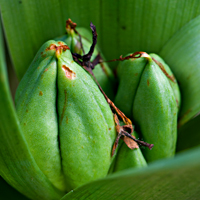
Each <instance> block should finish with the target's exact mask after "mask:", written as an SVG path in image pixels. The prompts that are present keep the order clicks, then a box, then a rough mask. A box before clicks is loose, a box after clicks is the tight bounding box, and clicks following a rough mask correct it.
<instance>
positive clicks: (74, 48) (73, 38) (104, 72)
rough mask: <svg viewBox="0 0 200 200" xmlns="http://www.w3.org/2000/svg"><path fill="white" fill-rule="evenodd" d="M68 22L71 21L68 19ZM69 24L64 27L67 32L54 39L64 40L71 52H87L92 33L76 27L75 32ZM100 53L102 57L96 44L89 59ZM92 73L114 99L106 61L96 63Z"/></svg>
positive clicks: (110, 76)
mask: <svg viewBox="0 0 200 200" xmlns="http://www.w3.org/2000/svg"><path fill="white" fill-rule="evenodd" d="M70 23H73V22H71V21H70ZM71 26H72V25H71V24H68V25H67V27H66V31H67V34H66V35H64V36H61V37H59V38H56V40H61V41H64V42H65V43H66V44H67V45H68V46H69V47H70V50H71V52H72V53H77V54H80V55H84V52H85V54H86V53H88V52H89V50H90V47H91V45H92V35H91V33H90V32H89V31H88V30H87V29H85V28H76V30H77V32H78V33H79V34H80V36H81V41H80V36H79V35H78V33H76V32H75V30H74V29H73V27H71ZM81 42H82V46H83V49H84V52H83V51H82V48H81ZM98 54H100V56H101V59H102V60H105V59H104V56H103V54H102V53H101V52H100V49H99V47H98V46H97V45H96V46H95V49H94V53H93V54H92V57H91V61H94V59H95V58H96V56H97V55H98ZM93 73H94V75H95V77H96V79H97V81H98V83H99V84H100V86H101V87H102V89H103V91H104V92H105V93H106V94H107V96H108V97H109V98H110V99H114V95H115V92H114V91H115V80H114V75H113V73H112V70H111V69H110V68H109V66H108V64H107V63H101V64H97V65H96V66H95V68H94V70H93Z"/></svg>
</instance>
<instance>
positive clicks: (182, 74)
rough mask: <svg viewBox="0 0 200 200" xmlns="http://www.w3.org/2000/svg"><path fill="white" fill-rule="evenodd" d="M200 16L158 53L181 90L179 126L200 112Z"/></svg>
mask: <svg viewBox="0 0 200 200" xmlns="http://www.w3.org/2000/svg"><path fill="white" fill-rule="evenodd" d="M199 30H200V16H198V17H196V18H195V19H193V20H191V21H190V22H189V23H188V24H186V25H185V26H184V27H183V28H182V29H181V30H180V31H178V32H177V33H176V34H175V35H174V36H173V37H172V38H171V40H170V41H169V42H167V44H166V45H165V46H164V47H163V49H162V50H161V52H160V55H161V57H162V58H163V59H164V60H165V61H166V62H167V63H168V64H169V66H170V67H171V69H172V71H173V73H174V75H175V76H176V79H177V81H178V83H179V87H180V90H181V99H182V102H181V104H182V105H181V110H180V113H179V126H181V125H183V124H184V123H186V122H187V121H188V120H190V119H191V118H192V117H194V116H195V115H198V113H199V112H200V103H199V102H200V101H199V99H200V87H199V86H200V62H199V59H200V53H199V49H200V31H199Z"/></svg>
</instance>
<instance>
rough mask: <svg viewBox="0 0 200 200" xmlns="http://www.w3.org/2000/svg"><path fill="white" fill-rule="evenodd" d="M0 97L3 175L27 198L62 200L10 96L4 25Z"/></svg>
mask: <svg viewBox="0 0 200 200" xmlns="http://www.w3.org/2000/svg"><path fill="white" fill-rule="evenodd" d="M0 22H1V21H0ZM0 94H1V95H0V108H1V109H0V138H1V140H0V166H1V167H0V175H1V176H2V177H3V178H4V179H5V180H6V181H7V182H8V183H9V184H10V185H11V186H13V187H14V188H16V189H17V190H18V191H20V192H21V193H23V194H24V195H26V196H27V197H30V198H34V199H48V200H49V199H59V198H61V197H62V196H63V193H62V192H60V191H58V190H57V189H56V188H54V187H53V185H52V184H51V183H50V181H49V180H48V179H47V178H46V177H45V176H44V174H43V173H42V172H41V170H40V169H39V168H38V166H37V164H36V163H35V160H34V158H33V157H32V155H31V153H30V151H29V149H28V146H27V143H26V141H25V139H24V136H23V133H22V131H21V129H20V126H19V121H18V119H17V115H16V112H15V108H14V106H13V102H12V98H11V94H10V92H9V86H8V80H7V72H6V63H5V55H4V46H3V37H2V30H1V23H0Z"/></svg>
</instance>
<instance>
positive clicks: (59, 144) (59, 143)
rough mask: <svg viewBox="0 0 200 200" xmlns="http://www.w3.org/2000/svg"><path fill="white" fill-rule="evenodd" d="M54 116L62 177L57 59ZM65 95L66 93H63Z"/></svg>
mask: <svg viewBox="0 0 200 200" xmlns="http://www.w3.org/2000/svg"><path fill="white" fill-rule="evenodd" d="M56 61H57V62H56V73H57V74H56V105H55V106H56V114H57V122H58V135H57V140H58V149H59V155H60V165H61V174H62V176H64V171H63V164H62V163H63V158H62V153H61V142H60V126H59V112H58V58H57V57H56ZM65 95H66V93H65ZM64 183H65V186H66V180H65V179H64Z"/></svg>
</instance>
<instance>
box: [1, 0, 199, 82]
mask: <svg viewBox="0 0 200 200" xmlns="http://www.w3.org/2000/svg"><path fill="white" fill-rule="evenodd" d="M0 5H1V12H2V17H3V22H4V27H5V32H6V38H7V42H8V46H9V50H10V53H11V58H12V60H13V63H14V67H15V70H16V73H17V76H18V78H19V79H21V78H22V76H23V74H24V73H25V71H26V69H27V68H28V66H29V64H30V62H31V60H32V59H33V56H34V55H35V53H36V52H37V50H38V48H39V47H40V46H41V45H42V43H44V42H45V41H46V40H49V39H52V38H54V37H57V36H59V35H62V34H64V32H65V20H67V19H68V18H71V19H72V20H73V21H75V22H77V24H78V26H84V27H87V28H89V23H90V21H92V22H93V23H94V24H95V25H96V26H97V32H98V40H99V44H100V46H101V47H102V50H103V53H104V54H105V56H106V58H107V59H113V58H116V57H119V56H120V55H121V54H123V55H125V54H127V53H129V52H133V51H141V50H142V51H147V52H155V53H156V52H158V51H159V50H160V49H161V47H162V46H163V45H164V44H165V43H166V42H167V41H168V39H169V38H171V37H172V35H173V34H174V33H175V32H176V31H177V30H179V29H180V28H181V27H182V26H183V25H184V24H186V23H187V22H188V21H190V20H191V19H193V18H195V17H196V16H198V15H199V14H200V4H199V0H191V1H188V0H182V1H180V0H162V1H158V0H140V1H132V0H126V1H124V0H119V1H115V0H109V1H100V0H98V1H92V0H80V1H69V0H62V1H56V0H48V1H41V0H29V1H23V0H19V1H13V0H6V1H5V0H0ZM115 64H116V63H113V65H115Z"/></svg>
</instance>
